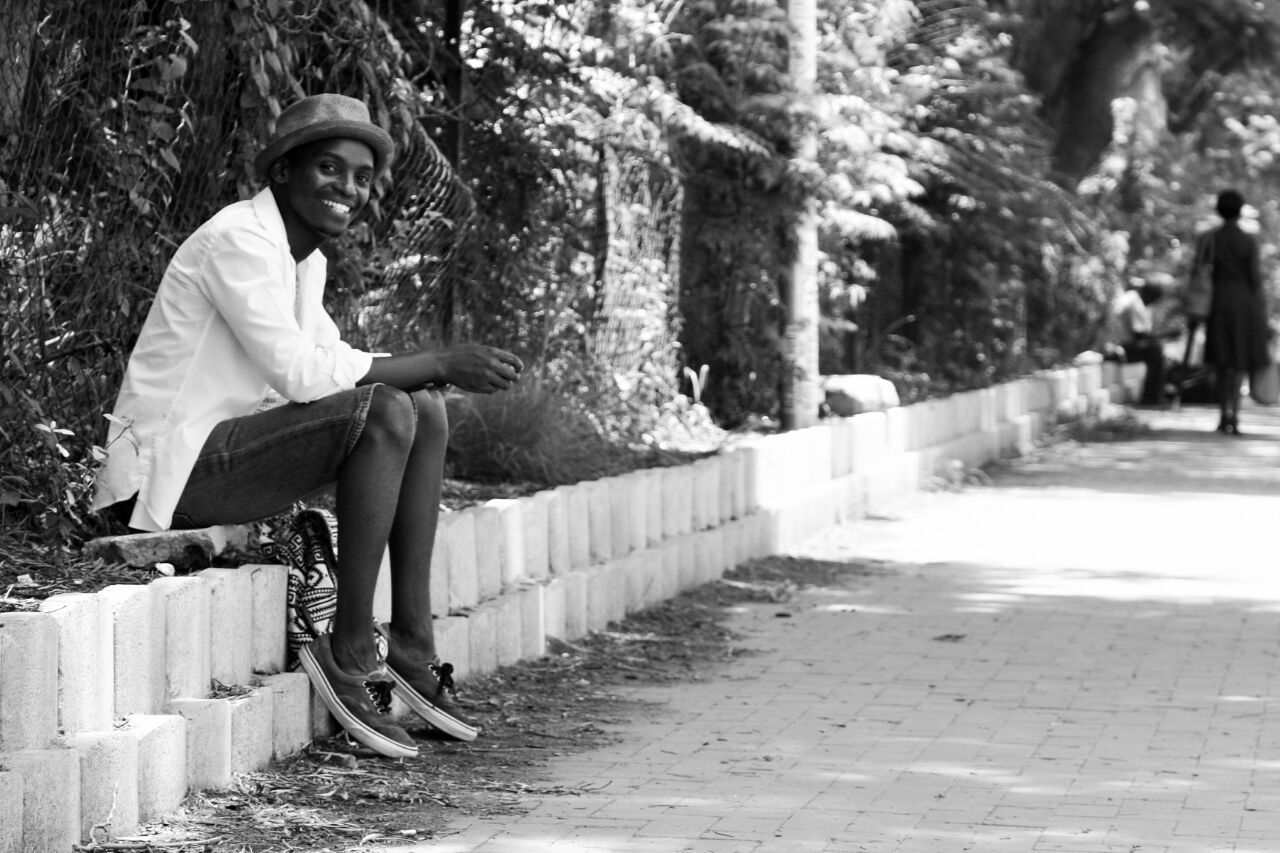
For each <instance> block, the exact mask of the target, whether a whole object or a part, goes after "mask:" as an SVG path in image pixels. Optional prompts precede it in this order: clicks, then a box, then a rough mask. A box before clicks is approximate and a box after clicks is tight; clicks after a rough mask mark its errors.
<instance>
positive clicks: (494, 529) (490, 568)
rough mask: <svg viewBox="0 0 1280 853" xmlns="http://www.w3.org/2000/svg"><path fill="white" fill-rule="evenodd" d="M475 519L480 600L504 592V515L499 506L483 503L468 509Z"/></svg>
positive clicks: (477, 580) (477, 577)
mask: <svg viewBox="0 0 1280 853" xmlns="http://www.w3.org/2000/svg"><path fill="white" fill-rule="evenodd" d="M467 512H468V513H470V514H471V516H472V517H473V518H474V520H475V531H476V585H477V587H478V591H479V595H480V600H481V601H485V600H487V599H490V598H493V597H494V596H496V595H498V593H500V592H502V538H503V535H504V530H503V523H502V515H501V514H500V513H499V512H498V510H497V508H495V507H491V506H487V505H482V506H474V507H470V508H468V509H467Z"/></svg>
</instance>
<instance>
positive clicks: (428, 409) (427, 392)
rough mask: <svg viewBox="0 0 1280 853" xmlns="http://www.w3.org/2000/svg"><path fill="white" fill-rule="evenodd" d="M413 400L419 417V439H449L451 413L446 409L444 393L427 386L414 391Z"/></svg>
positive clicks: (411, 396)
mask: <svg viewBox="0 0 1280 853" xmlns="http://www.w3.org/2000/svg"><path fill="white" fill-rule="evenodd" d="M410 398H411V399H412V400H413V406H414V411H415V414H416V417H417V432H416V434H417V437H418V438H419V439H424V438H425V439H441V438H444V439H447V438H448V437H449V414H448V411H447V410H446V409H445V404H444V394H443V393H442V392H440V391H438V390H435V389H431V388H427V389H423V390H421V391H414V392H413V393H412V394H411V395H410Z"/></svg>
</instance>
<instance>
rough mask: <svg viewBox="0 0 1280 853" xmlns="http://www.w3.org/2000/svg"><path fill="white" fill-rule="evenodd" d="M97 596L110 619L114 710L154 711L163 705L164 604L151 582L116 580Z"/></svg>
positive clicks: (128, 712)
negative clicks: (121, 582) (136, 582)
mask: <svg viewBox="0 0 1280 853" xmlns="http://www.w3.org/2000/svg"><path fill="white" fill-rule="evenodd" d="M98 596H99V597H100V598H101V599H102V601H103V602H104V606H105V607H106V608H107V612H108V613H109V614H110V619H111V623H112V638H113V640H112V642H113V654H112V675H113V678H114V682H115V692H114V713H116V714H120V715H123V714H154V713H156V712H158V711H159V710H161V709H162V708H163V706H164V688H165V671H164V667H165V647H164V643H165V626H164V608H163V606H162V605H161V604H160V603H159V599H158V598H157V596H156V592H155V590H154V589H153V588H152V586H151V584H115V585H113V586H109V587H107V588H105V589H103V590H102V591H100V592H99V593H98Z"/></svg>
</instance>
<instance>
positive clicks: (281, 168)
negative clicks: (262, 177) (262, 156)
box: [267, 157, 289, 184]
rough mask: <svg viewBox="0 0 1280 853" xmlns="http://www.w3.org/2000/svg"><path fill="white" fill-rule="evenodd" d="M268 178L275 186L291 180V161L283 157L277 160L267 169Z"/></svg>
mask: <svg viewBox="0 0 1280 853" xmlns="http://www.w3.org/2000/svg"><path fill="white" fill-rule="evenodd" d="M267 178H268V179H269V180H270V181H271V183H273V184H283V183H285V182H286V181H288V180H289V161H288V160H286V159H285V158H283V157H280V158H279V159H277V160H276V161H275V162H274V163H272V164H271V168H269V169H267Z"/></svg>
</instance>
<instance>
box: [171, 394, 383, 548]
mask: <svg viewBox="0 0 1280 853" xmlns="http://www.w3.org/2000/svg"><path fill="white" fill-rule="evenodd" d="M376 387H377V385H376V384H371V385H361V386H359V387H357V388H353V389H351V390H350V391H340V392H338V393H337V394H331V395H329V396H328V397H322V398H320V399H319V400H316V401H314V402H311V403H287V404H285V405H283V406H279V407H277V408H274V409H269V410H267V411H265V412H257V413H255V414H252V415H245V416H244V417H239V418H232V419H230V420H226V421H223V422H222V423H220V424H218V425H217V426H216V427H214V428H213V432H212V433H210V434H209V438H208V439H206V440H205V443H204V447H202V448H201V450H200V455H199V456H198V457H197V458H196V464H195V467H194V468H193V469H192V471H191V476H190V477H188V478H187V485H186V487H185V488H184V489H183V492H182V497H181V498H179V499H178V506H177V508H176V509H175V510H174V513H173V528H174V529H189V528H193V527H209V526H211V525H214V524H242V523H244V522H248V521H254V520H256V519H259V518H265V517H267V516H269V515H275V514H276V513H279V512H284V511H286V510H288V509H289V508H290V507H292V506H293V504H294V503H295V502H297V501H300V500H305V499H306V498H308V497H310V496H313V495H316V494H318V493H320V492H323V491H325V490H326V489H328V488H329V487H331V486H332V485H333V484H334V483H335V482H336V481H337V479H338V473H339V472H340V471H341V470H342V465H343V462H344V461H345V460H346V458H347V454H348V453H350V452H351V449H352V448H353V447H355V445H356V441H357V440H359V438H360V434H361V432H362V431H363V430H364V425H365V421H366V420H367V419H368V416H369V403H370V401H371V400H372V399H373V393H374V389H375V388H376Z"/></svg>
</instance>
